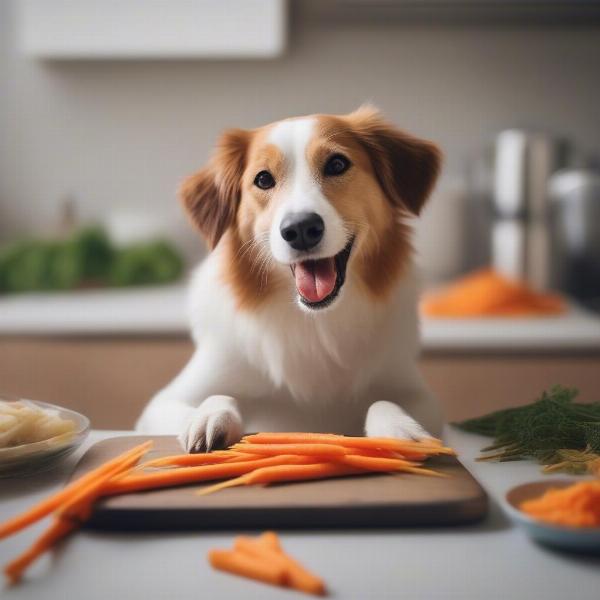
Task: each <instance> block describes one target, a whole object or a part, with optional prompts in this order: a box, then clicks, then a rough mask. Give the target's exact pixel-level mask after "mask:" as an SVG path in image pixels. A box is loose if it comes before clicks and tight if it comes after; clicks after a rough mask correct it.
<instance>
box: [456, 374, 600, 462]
mask: <svg viewBox="0 0 600 600" xmlns="http://www.w3.org/2000/svg"><path fill="white" fill-rule="evenodd" d="M577 395H578V391H577V390H576V389H570V388H564V387H562V386H559V385H557V386H555V387H553V388H552V389H551V390H550V391H549V392H546V391H544V392H543V393H542V395H541V397H540V398H539V399H537V400H536V401H535V402H532V403H531V404H527V405H525V406H519V407H515V408H508V409H504V410H499V411H496V412H493V413H490V414H488V415H485V416H483V417H478V418H475V419H468V420H466V421H463V422H461V423H455V425H456V426H457V427H460V428H461V429H463V430H465V431H469V432H471V433H478V434H480V435H486V436H490V437H493V438H494V443H493V444H491V445H490V446H487V447H486V448H483V449H482V452H486V453H487V454H485V455H484V456H482V457H481V458H480V459H479V460H497V461H501V462H504V461H512V460H524V459H527V458H533V459H536V460H537V461H538V462H539V463H540V464H544V465H552V464H558V463H560V462H564V460H565V459H564V452H563V453H562V454H561V452H562V451H564V450H576V451H586V452H588V453H592V454H600V402H594V403H588V404H582V403H576V402H574V400H575V398H576V397H577Z"/></svg>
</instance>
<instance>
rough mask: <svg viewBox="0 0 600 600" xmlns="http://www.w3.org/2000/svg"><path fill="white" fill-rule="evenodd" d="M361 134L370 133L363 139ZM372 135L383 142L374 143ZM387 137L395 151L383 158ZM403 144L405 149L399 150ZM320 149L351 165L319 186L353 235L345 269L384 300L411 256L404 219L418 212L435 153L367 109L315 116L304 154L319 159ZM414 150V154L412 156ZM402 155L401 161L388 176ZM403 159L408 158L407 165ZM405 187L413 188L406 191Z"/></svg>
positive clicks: (430, 182)
mask: <svg viewBox="0 0 600 600" xmlns="http://www.w3.org/2000/svg"><path fill="white" fill-rule="evenodd" d="M365 131H369V133H368V135H367V136H366V138H365ZM376 136H381V137H382V138H383V139H382V140H381V141H377V139H376ZM391 138H393V139H394V140H395V141H394V144H395V145H396V149H395V152H394V153H393V154H391V155H389V156H388V155H387V152H388V148H389V147H390V146H391V145H392V144H391V143H390V142H388V141H387V140H389V139H391ZM405 141H406V143H407V144H408V149H404V150H402V151H400V146H401V145H402V144H403V143H404V142H405ZM323 148H326V149H327V150H328V152H329V155H331V154H335V153H338V152H340V153H342V154H344V155H346V156H347V157H348V158H349V159H350V160H351V161H352V163H353V166H352V168H351V169H349V170H348V171H347V173H345V174H343V175H342V176H341V177H334V178H323V179H322V181H321V185H322V189H323V193H324V194H325V195H326V197H327V198H328V200H329V201H330V202H331V203H332V204H333V205H334V206H335V208H336V210H337V211H338V212H339V213H340V215H341V216H342V218H343V219H344V221H345V222H346V223H347V224H348V225H349V227H351V228H352V230H353V231H354V233H355V234H356V236H357V237H356V241H355V247H354V249H353V256H351V259H350V263H349V265H348V269H349V270H351V271H352V270H353V271H354V272H356V274H357V275H358V280H359V281H360V282H361V283H362V284H363V286H364V288H365V289H366V290H367V292H369V293H370V295H371V296H372V297H374V298H376V299H385V298H386V297H388V295H389V293H390V292H391V290H392V289H393V287H394V285H395V283H396V282H397V281H398V279H399V278H400V277H401V276H402V273H403V269H404V267H405V266H406V265H407V263H408V261H409V259H410V257H411V255H412V246H411V228H410V227H409V226H408V225H407V224H406V222H405V219H406V217H407V212H408V210H411V211H412V212H418V211H419V210H420V208H421V207H422V205H423V203H424V202H425V200H426V197H427V195H428V194H429V191H430V189H431V187H432V186H433V183H434V181H435V178H436V177H437V171H438V168H439V161H438V159H439V153H438V151H437V149H435V147H434V146H433V145H432V144H430V143H429V142H421V141H420V140H417V139H416V138H414V137H412V136H409V135H408V134H404V133H403V132H400V131H398V130H397V129H395V128H393V127H392V126H391V125H387V124H386V123H385V122H384V121H382V119H381V117H380V116H379V115H378V114H377V113H375V112H373V111H372V110H370V109H362V110H360V111H357V113H352V114H351V115H348V116H346V117H337V116H323V115H322V116H319V135H318V136H317V137H316V138H315V139H314V140H313V141H312V142H311V148H310V150H309V154H310V153H312V155H313V156H315V157H316V156H318V155H319V154H321V155H322V154H323ZM417 148H418V149H419V150H418V151H417V150H416V149H417ZM430 150H431V154H429V152H430ZM413 151H415V152H416V154H415V155H412V154H411V153H412V152H413ZM420 153H421V154H424V155H428V157H429V161H430V163H431V164H429V163H428V162H427V161H425V164H421V163H420V158H419V157H420V156H421V154H420ZM326 154H327V152H326ZM401 154H402V155H403V156H404V162H403V164H402V165H401V167H398V168H397V169H396V171H397V172H396V175H395V177H391V174H392V172H393V170H394V169H393V168H392V167H394V165H395V164H396V162H397V161H400V160H401V159H400V155H401ZM407 156H411V160H410V161H409V160H408V159H407V158H406V157H407ZM324 160H325V159H322V160H321V163H323V162H324ZM398 164H400V163H398ZM410 168H412V169H413V170H415V171H417V172H418V173H419V174H420V180H419V177H417V176H416V175H414V174H413V175H412V176H411V177H409V176H408V175H404V174H403V175H402V176H401V175H400V171H402V173H404V170H405V169H410ZM428 169H430V170H428ZM382 173H383V174H382ZM401 178H402V182H403V185H402V186H401V188H400V189H399V188H398V185H397V182H399V181H400V179H401ZM417 180H419V181H418V182H417ZM384 182H386V183H385V184H384ZM406 182H410V183H411V185H412V187H410V186H409V187H406V185H405V184H406ZM417 183H418V185H417ZM407 197H409V198H410V199H411V202H412V208H409V206H408V202H407V201H406V200H405V198H407Z"/></svg>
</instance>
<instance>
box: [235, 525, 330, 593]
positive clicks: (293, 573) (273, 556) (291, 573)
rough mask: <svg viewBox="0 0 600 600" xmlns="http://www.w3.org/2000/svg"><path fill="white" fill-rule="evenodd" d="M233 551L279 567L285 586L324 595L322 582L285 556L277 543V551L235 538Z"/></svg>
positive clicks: (259, 541) (245, 539)
mask: <svg viewBox="0 0 600 600" xmlns="http://www.w3.org/2000/svg"><path fill="white" fill-rule="evenodd" d="M234 549H235V550H237V551H239V552H242V553H245V554H247V555H248V556H252V557H254V558H257V559H259V560H263V561H266V562H267V563H268V564H273V565H279V566H280V567H281V568H282V569H283V571H284V573H285V584H286V585H289V586H290V587H293V588H295V589H297V590H300V591H302V592H306V593H308V594H314V595H317V596H322V595H323V594H324V593H325V584H324V583H323V580H322V579H320V578H319V577H317V576H316V575H313V574H312V573H311V572H310V571H308V570H307V569H305V568H304V567H303V566H302V565H300V564H299V563H298V562H297V561H295V560H294V559H293V558H291V557H290V556H288V555H287V554H285V553H284V552H283V551H282V550H281V547H280V545H279V541H277V549H273V548H270V547H269V546H267V545H266V544H265V543H264V542H262V541H261V540H253V539H251V538H249V537H246V536H239V537H236V538H235V543H234Z"/></svg>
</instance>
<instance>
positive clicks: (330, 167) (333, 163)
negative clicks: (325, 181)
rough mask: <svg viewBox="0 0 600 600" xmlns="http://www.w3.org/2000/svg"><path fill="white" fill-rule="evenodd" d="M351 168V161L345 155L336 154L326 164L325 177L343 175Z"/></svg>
mask: <svg viewBox="0 0 600 600" xmlns="http://www.w3.org/2000/svg"><path fill="white" fill-rule="evenodd" d="M349 168H350V161H349V160H348V159H347V158H346V157H345V156H344V155H343V154H334V155H333V156H332V157H331V158H330V159H329V160H328V161H327V162H326V163H325V169H323V173H324V174H325V175H341V174H342V173H345V172H346V171H347V170H348V169H349Z"/></svg>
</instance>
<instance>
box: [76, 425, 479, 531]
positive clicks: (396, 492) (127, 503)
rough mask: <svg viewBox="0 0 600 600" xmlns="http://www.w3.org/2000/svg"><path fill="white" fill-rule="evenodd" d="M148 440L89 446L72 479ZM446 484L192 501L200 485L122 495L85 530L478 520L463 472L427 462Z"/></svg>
mask: <svg viewBox="0 0 600 600" xmlns="http://www.w3.org/2000/svg"><path fill="white" fill-rule="evenodd" d="M146 439H151V438H150V437H149V436H127V437H118V438H111V439H106V440H103V441H101V442H98V443H97V444H95V445H94V446H92V447H91V448H90V449H89V450H88V451H87V453H86V454H85V455H84V456H83V457H82V459H81V460H80V461H79V464H78V465H77V467H76V468H75V470H74V472H73V475H72V478H76V477H80V476H81V475H83V474H84V473H85V472H86V471H88V470H90V469H93V468H95V467H97V466H98V465H100V464H101V463H103V462H104V461H106V460H109V459H111V458H113V457H114V456H116V455H117V454H119V453H121V452H123V451H125V450H127V449H129V448H131V447H132V446H134V445H135V444H139V443H140V442H142V441H144V440H146ZM152 439H154V441H155V443H154V447H153V449H152V451H151V452H150V453H149V454H148V455H147V458H158V457H159V456H164V455H168V454H179V453H181V448H180V446H179V444H178V443H177V440H176V439H175V437H171V436H159V437H153V438H152ZM427 464H428V466H430V467H431V468H433V469H436V470H438V471H442V472H443V473H445V474H447V475H448V476H449V477H447V478H441V477H427V476H424V475H413V474H408V473H406V474H404V473H401V474H393V475H387V474H368V475H360V476H352V477H343V478H337V479H329V480H323V481H307V482H295V483H285V484H277V485H271V486H268V487H262V486H260V487H259V486H248V487H239V488H230V489H225V490H222V491H220V492H217V493H215V494H211V495H207V496H198V495H197V494H196V493H195V492H196V491H197V490H198V489H200V488H201V487H202V486H204V485H208V484H195V485H191V486H182V487H177V488H170V489H163V490H156V491H146V492H140V493H135V494H125V495H122V496H114V497H112V498H107V499H105V500H102V501H100V502H99V503H98V505H97V507H96V510H95V512H94V517H93V518H92V520H91V521H90V522H89V523H88V526H90V527H94V528H100V529H118V530H144V531H148V530H175V529H223V530H232V529H265V528H332V527H391V526H424V525H458V524H463V523H472V522H475V521H478V520H480V519H482V518H483V517H484V516H485V514H486V512H487V504H488V503H487V496H486V494H485V492H484V490H483V489H482V487H481V486H480V485H479V484H478V483H477V482H476V481H475V479H473V477H472V476H471V475H470V474H469V472H468V471H467V470H466V469H465V468H464V467H463V466H462V465H461V464H460V462H459V461H458V460H456V459H455V458H452V457H440V458H435V459H432V460H430V461H428V463H427Z"/></svg>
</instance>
